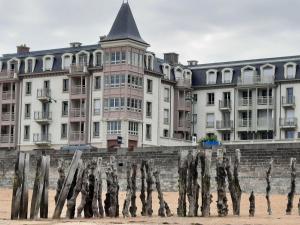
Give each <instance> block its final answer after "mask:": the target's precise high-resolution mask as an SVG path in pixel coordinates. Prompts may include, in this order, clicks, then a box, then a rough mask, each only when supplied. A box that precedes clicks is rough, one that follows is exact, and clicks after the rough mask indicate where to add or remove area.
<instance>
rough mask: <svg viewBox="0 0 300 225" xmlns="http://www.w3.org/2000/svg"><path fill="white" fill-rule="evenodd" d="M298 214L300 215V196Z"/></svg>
mask: <svg viewBox="0 0 300 225" xmlns="http://www.w3.org/2000/svg"><path fill="white" fill-rule="evenodd" d="M298 215H299V216H300V198H299V202H298Z"/></svg>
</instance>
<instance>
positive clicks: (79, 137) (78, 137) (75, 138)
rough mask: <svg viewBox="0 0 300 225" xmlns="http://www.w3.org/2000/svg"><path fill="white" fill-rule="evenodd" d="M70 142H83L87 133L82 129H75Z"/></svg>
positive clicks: (70, 136)
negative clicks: (81, 130)
mask: <svg viewBox="0 0 300 225" xmlns="http://www.w3.org/2000/svg"><path fill="white" fill-rule="evenodd" d="M69 139H70V142H72V143H73V144H74V143H78V144H80V143H83V142H84V141H85V133H84V132H80V131H73V132H71V133H70V135H69Z"/></svg>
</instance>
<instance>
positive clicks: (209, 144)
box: [198, 135, 221, 149]
mask: <svg viewBox="0 0 300 225" xmlns="http://www.w3.org/2000/svg"><path fill="white" fill-rule="evenodd" d="M198 143H199V144H200V145H201V147H202V148H206V149H212V148H214V147H217V146H220V145H221V142H220V141H218V138H217V136H216V135H209V136H205V137H203V138H201V139H200V140H199V142H198Z"/></svg>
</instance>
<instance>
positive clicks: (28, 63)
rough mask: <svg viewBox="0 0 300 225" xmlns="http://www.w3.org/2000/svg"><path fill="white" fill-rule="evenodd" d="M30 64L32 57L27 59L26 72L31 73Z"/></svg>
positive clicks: (31, 67)
mask: <svg viewBox="0 0 300 225" xmlns="http://www.w3.org/2000/svg"><path fill="white" fill-rule="evenodd" d="M32 64H33V62H32V59H29V60H28V61H27V72H28V73H31V72H32V69H33V66H32Z"/></svg>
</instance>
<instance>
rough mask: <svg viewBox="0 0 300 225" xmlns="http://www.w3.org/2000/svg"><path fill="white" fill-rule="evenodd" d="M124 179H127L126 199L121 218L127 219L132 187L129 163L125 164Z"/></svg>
mask: <svg viewBox="0 0 300 225" xmlns="http://www.w3.org/2000/svg"><path fill="white" fill-rule="evenodd" d="M126 177H127V188H126V189H127V191H126V197H125V201H124V205H123V210H122V214H123V217H124V218H125V217H129V205H130V201H131V195H132V187H131V185H132V184H131V165H130V163H127V168H126Z"/></svg>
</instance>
